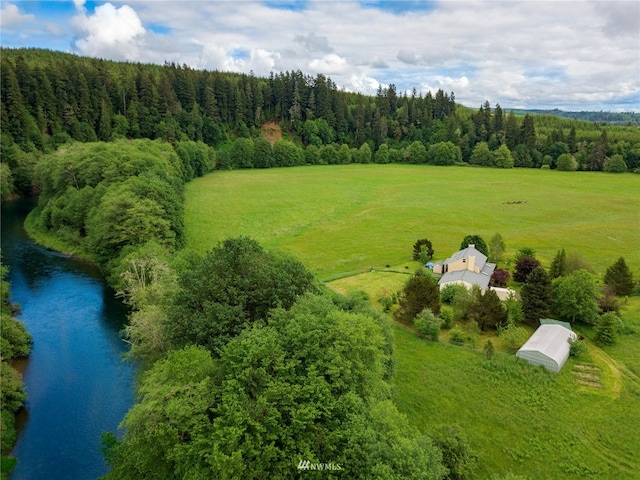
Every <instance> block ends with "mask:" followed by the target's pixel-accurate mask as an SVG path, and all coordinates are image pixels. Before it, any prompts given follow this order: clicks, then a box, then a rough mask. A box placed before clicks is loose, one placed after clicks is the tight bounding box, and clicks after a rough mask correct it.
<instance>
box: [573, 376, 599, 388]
mask: <svg viewBox="0 0 640 480" xmlns="http://www.w3.org/2000/svg"><path fill="white" fill-rule="evenodd" d="M573 380H574V381H575V382H578V383H579V384H581V385H587V386H589V387H598V388H602V384H601V383H598V382H589V381H587V380H580V379H579V378H574V379H573Z"/></svg>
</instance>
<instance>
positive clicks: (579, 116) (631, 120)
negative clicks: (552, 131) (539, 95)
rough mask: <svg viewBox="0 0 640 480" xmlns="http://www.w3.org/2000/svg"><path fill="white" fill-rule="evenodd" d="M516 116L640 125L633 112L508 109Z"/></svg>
mask: <svg viewBox="0 0 640 480" xmlns="http://www.w3.org/2000/svg"><path fill="white" fill-rule="evenodd" d="M510 110H513V112H514V113H515V114H516V115H518V114H519V115H526V114H528V113H530V114H532V115H553V116H556V117H560V118H569V119H573V120H584V121H587V122H597V123H601V124H609V125H626V126H632V125H635V126H638V125H640V113H635V112H604V111H602V110H601V111H599V112H589V111H580V112H572V111H564V110H558V109H557V108H556V109H553V110H524V109H520V108H514V109H510Z"/></svg>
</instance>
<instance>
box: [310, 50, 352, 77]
mask: <svg viewBox="0 0 640 480" xmlns="http://www.w3.org/2000/svg"><path fill="white" fill-rule="evenodd" d="M309 68H310V69H311V70H313V71H314V72H317V73H324V74H327V75H333V74H335V73H345V72H347V70H348V65H347V60H346V59H345V58H343V57H341V56H339V55H336V54H335V53H330V54H328V55H324V56H323V57H322V58H314V59H313V60H311V61H310V62H309Z"/></svg>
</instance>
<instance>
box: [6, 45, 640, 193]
mask: <svg viewBox="0 0 640 480" xmlns="http://www.w3.org/2000/svg"><path fill="white" fill-rule="evenodd" d="M1 77H2V111H1V129H2V165H3V166H2V173H3V175H2V194H3V196H4V197H5V198H6V196H7V195H9V194H11V193H12V192H17V193H20V192H26V191H28V190H29V189H30V188H31V187H32V184H33V172H34V166H35V164H36V163H38V161H39V159H40V156H41V155H42V154H44V153H49V152H51V151H53V150H55V149H57V148H58V147H59V146H60V145H62V144H65V143H70V142H73V141H78V142H95V141H112V140H115V139H118V138H129V139H138V138H146V139H164V140H166V141H168V142H169V143H171V144H172V145H174V146H175V145H176V144H177V143H178V142H182V141H194V142H203V143H204V144H206V145H208V146H210V147H214V148H215V149H216V150H218V162H217V168H248V167H269V166H287V165H299V164H316V163H350V162H362V163H365V162H379V163H387V162H408V163H433V164H440V165H449V164H455V163H462V162H465V163H469V164H476V165H485V166H497V167H512V166H515V167H534V168H539V167H541V166H545V165H546V166H548V168H561V169H565V170H574V169H580V170H609V171H626V170H631V171H633V170H635V169H636V168H638V167H640V130H639V129H638V128H637V127H635V126H625V127H623V126H616V127H611V126H605V125H600V124H594V123H591V122H585V121H577V120H563V119H559V118H558V117H554V116H534V115H525V116H524V117H521V116H516V115H515V114H513V112H508V113H507V112H505V111H503V109H502V108H501V107H500V105H495V106H491V105H490V104H489V103H488V102H486V103H485V104H483V105H482V106H480V108H479V110H477V111H474V110H472V109H470V108H466V107H463V106H461V105H458V104H456V102H455V96H454V93H453V92H451V93H446V92H443V91H441V90H440V91H438V92H436V93H435V95H432V94H431V93H430V92H429V93H427V94H426V95H423V94H422V93H418V92H417V91H416V90H415V89H414V90H413V91H412V92H411V93H410V94H407V93H406V92H398V91H397V90H396V88H395V86H394V85H389V86H388V87H386V88H383V87H380V88H379V89H378V93H377V94H376V95H375V96H365V95H362V94H357V93H349V92H345V91H342V90H340V89H338V87H337V86H336V84H335V83H334V82H333V81H332V80H331V79H330V78H329V77H326V76H325V75H322V74H319V75H317V76H315V77H312V76H308V75H305V74H303V73H302V72H300V71H295V72H284V73H277V74H271V76H270V77H269V78H259V77H256V76H254V75H251V74H250V75H245V74H235V73H224V72H217V71H215V72H211V71H202V70H196V69H192V68H190V67H188V66H186V65H182V66H181V65H175V64H173V63H172V64H166V65H164V66H158V65H142V64H132V63H122V62H111V61H106V60H100V59H92V58H82V57H77V56H74V55H71V54H65V53H59V52H52V51H46V50H35V49H33V50H13V49H3V50H2V68H1ZM270 122H275V123H277V124H279V126H280V127H281V130H282V132H283V134H284V139H283V140H280V142H279V143H278V144H275V145H272V142H270V143H269V145H267V144H266V143H265V142H264V141H262V140H263V139H262V137H261V134H260V129H261V127H263V126H264V125H265V124H268V123H270ZM239 139H242V140H240V142H239V144H238V145H236V142H237V141H238V140H239ZM561 155H564V157H562V160H560V161H559V157H560V156H561Z"/></svg>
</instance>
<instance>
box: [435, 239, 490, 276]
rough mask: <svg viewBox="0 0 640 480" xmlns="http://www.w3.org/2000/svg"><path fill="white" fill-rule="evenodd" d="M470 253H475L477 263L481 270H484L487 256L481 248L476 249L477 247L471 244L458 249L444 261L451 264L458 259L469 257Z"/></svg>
mask: <svg viewBox="0 0 640 480" xmlns="http://www.w3.org/2000/svg"><path fill="white" fill-rule="evenodd" d="M469 255H475V257H476V265H477V266H478V268H479V269H480V270H482V268H483V267H484V264H485V263H486V261H487V256H486V255H485V254H484V253H482V252H481V251H480V250H476V248H475V247H472V246H471V245H469V246H468V247H467V248H465V249H463V250H458V251H457V252H456V253H454V254H453V255H451V256H450V257H449V258H447V259H446V260H445V261H444V263H445V264H449V263H451V262H455V261H456V260H460V259H461V258H469Z"/></svg>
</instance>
